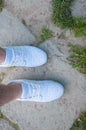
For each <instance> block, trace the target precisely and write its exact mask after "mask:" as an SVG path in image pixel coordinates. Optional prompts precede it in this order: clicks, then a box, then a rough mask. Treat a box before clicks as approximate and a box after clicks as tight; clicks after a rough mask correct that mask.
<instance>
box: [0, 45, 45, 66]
mask: <svg viewBox="0 0 86 130" xmlns="http://www.w3.org/2000/svg"><path fill="white" fill-rule="evenodd" d="M2 48H3V49H4V50H5V52H6V58H5V61H4V62H3V63H1V64H0V67H11V66H23V67H37V66H41V65H43V64H45V63H46V62H47V54H46V53H45V52H44V51H43V50H41V49H40V48H37V47H34V46H8V47H2Z"/></svg>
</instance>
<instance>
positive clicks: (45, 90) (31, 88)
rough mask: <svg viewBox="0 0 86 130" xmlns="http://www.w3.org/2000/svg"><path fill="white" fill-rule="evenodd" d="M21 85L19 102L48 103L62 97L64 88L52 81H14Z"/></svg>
mask: <svg viewBox="0 0 86 130" xmlns="http://www.w3.org/2000/svg"><path fill="white" fill-rule="evenodd" d="M12 82H16V83H20V84H21V85H22V96H21V98H20V99H18V100H20V101H35V102H50V101H53V100H55V99H58V98H60V97H61V96H62V95H63V92H64V87H63V86H62V85H61V84H60V83H58V82H55V81H52V80H43V81H35V80H14V81H12Z"/></svg>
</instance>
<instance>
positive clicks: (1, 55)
mask: <svg viewBox="0 0 86 130" xmlns="http://www.w3.org/2000/svg"><path fill="white" fill-rule="evenodd" d="M5 57H6V52H5V50H4V49H3V48H1V47H0V63H2V62H4V61H5Z"/></svg>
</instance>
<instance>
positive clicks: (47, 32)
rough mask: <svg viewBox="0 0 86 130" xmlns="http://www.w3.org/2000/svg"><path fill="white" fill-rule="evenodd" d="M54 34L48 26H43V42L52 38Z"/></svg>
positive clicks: (41, 37)
mask: <svg viewBox="0 0 86 130" xmlns="http://www.w3.org/2000/svg"><path fill="white" fill-rule="evenodd" d="M52 36H53V32H52V31H51V30H50V29H48V28H47V27H43V28H42V30H41V35H40V39H41V41H42V42H43V41H45V40H47V39H49V38H51V37H52Z"/></svg>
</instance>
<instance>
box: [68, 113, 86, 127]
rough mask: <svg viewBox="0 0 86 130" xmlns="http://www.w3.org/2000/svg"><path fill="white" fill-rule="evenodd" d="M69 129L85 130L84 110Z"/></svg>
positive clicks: (85, 118)
mask: <svg viewBox="0 0 86 130" xmlns="http://www.w3.org/2000/svg"><path fill="white" fill-rule="evenodd" d="M70 130H86V112H84V113H81V115H80V116H79V117H78V118H77V119H76V121H75V122H74V124H73V126H72V127H71V128H70Z"/></svg>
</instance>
